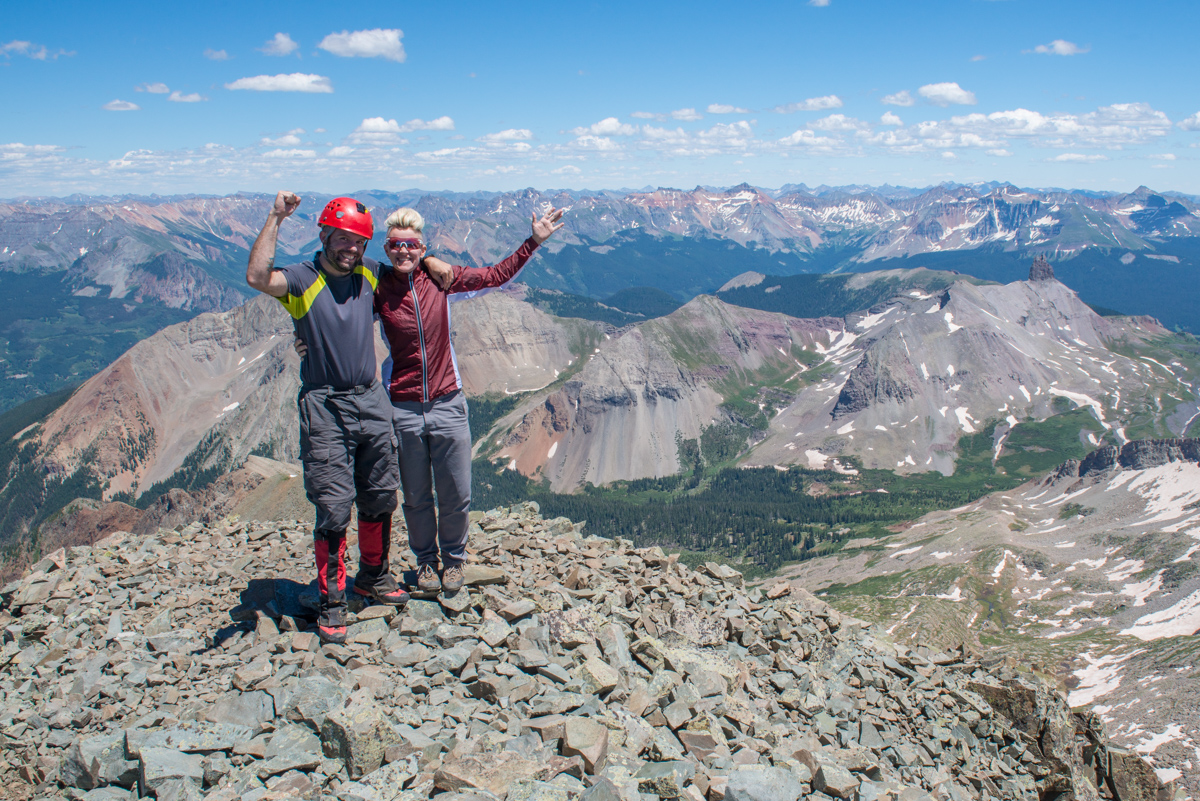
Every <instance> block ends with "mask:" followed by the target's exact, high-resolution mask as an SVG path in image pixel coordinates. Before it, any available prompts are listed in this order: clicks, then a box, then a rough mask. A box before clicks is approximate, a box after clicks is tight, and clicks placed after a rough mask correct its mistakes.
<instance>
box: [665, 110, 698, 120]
mask: <svg viewBox="0 0 1200 801" xmlns="http://www.w3.org/2000/svg"><path fill="white" fill-rule="evenodd" d="M701 118H702V115H701V114H699V113H697V112H696V109H694V108H679V109H675V110H674V111H672V112H671V119H674V120H682V121H683V122H695V121H696V120H698V119H701Z"/></svg>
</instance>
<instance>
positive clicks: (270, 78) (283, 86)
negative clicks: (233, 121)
mask: <svg viewBox="0 0 1200 801" xmlns="http://www.w3.org/2000/svg"><path fill="white" fill-rule="evenodd" d="M225 88H226V89H235V90H237V89H247V90H250V91H252V92H310V93H315V94H329V93H331V92H333V84H331V83H330V82H329V79H328V78H326V77H325V76H323V75H307V74H305V73H303V72H293V73H291V74H289V75H255V76H254V77H252V78H238V79H237V80H236V81H234V82H233V83H227V84H225Z"/></svg>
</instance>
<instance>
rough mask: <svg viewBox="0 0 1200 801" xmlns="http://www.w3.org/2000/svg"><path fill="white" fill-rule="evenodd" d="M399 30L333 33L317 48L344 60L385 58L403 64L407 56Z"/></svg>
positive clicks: (378, 29)
mask: <svg viewBox="0 0 1200 801" xmlns="http://www.w3.org/2000/svg"><path fill="white" fill-rule="evenodd" d="M403 36H404V31H402V30H400V29H399V28H373V29H371V30H369V31H353V32H351V31H342V32H341V33H331V34H329V35H328V36H326V37H325V38H324V39H322V40H321V43H320V44H318V45H317V47H319V48H321V49H322V50H324V51H326V52H328V53H333V54H334V55H335V56H342V57H343V58H385V59H387V60H388V61H396V62H402V61H404V59H405V58H407V56H406V55H405V53H404V45H402V44H401V43H400V39H401V38H402V37H403Z"/></svg>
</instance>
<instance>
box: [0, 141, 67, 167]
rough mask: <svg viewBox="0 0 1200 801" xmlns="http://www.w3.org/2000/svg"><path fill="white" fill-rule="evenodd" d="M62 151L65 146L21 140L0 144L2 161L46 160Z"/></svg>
mask: <svg viewBox="0 0 1200 801" xmlns="http://www.w3.org/2000/svg"><path fill="white" fill-rule="evenodd" d="M61 152H63V148H61V147H59V146H58V145H23V144H21V143H20V142H10V143H8V144H6V145H0V162H14V161H27V160H31V159H32V160H45V159H47V158H49V157H51V156H53V155H54V154H56V153H61Z"/></svg>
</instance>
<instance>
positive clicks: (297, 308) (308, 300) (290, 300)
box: [279, 267, 374, 320]
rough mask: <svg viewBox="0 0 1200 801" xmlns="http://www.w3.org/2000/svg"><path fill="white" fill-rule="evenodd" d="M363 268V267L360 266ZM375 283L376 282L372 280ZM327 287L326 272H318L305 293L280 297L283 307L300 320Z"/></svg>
mask: <svg viewBox="0 0 1200 801" xmlns="http://www.w3.org/2000/svg"><path fill="white" fill-rule="evenodd" d="M359 269H360V270H361V269H362V268H361V267H360V268H359ZM372 283H374V282H372ZM324 288H325V275H324V273H317V280H316V281H313V282H312V285H311V286H309V288H308V289H306V290H304V294H303V295H300V296H296V295H292V294H288V295H284V296H283V297H282V298H280V299H279V302H280V303H282V304H283V308H285V309H287V310H288V314H290V315H292V319H293V320H299V319H301V318H302V317H304V315H306V314H308V310H309V309H311V308H312V305H313V303H314V302H315V301H316V299H317V295H319V294H321V290H322V289H324Z"/></svg>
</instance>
